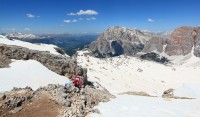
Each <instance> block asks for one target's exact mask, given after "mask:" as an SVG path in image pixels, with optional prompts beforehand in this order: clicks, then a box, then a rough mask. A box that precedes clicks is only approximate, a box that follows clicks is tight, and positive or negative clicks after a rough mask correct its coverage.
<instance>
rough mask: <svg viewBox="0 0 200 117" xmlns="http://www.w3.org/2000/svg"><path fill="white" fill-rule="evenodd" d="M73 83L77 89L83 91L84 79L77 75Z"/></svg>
mask: <svg viewBox="0 0 200 117" xmlns="http://www.w3.org/2000/svg"><path fill="white" fill-rule="evenodd" d="M73 83H74V86H75V87H78V88H79V89H81V88H82V87H83V77H81V76H78V75H76V77H75V78H74V79H73Z"/></svg>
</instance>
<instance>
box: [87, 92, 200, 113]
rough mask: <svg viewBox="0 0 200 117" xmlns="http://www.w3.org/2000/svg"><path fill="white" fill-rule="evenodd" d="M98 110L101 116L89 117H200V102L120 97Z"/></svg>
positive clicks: (101, 104)
mask: <svg viewBox="0 0 200 117" xmlns="http://www.w3.org/2000/svg"><path fill="white" fill-rule="evenodd" d="M98 109H99V110H100V114H96V113H95V114H91V115H89V117H199V116H200V100H165V99H163V98H156V97H141V96H129V95H118V96H117V98H115V99H113V100H111V101H110V102H108V103H100V104H99V105H98Z"/></svg>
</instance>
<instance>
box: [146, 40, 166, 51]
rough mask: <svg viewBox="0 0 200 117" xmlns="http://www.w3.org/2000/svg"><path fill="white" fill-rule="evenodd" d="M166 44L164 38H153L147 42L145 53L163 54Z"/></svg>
mask: <svg viewBox="0 0 200 117" xmlns="http://www.w3.org/2000/svg"><path fill="white" fill-rule="evenodd" d="M165 44H166V42H165V41H164V38H163V37H152V38H151V39H150V40H149V41H147V42H146V43H145V45H144V49H143V52H146V53H148V52H152V51H157V52H160V53H161V52H163V49H164V48H163V45H165Z"/></svg>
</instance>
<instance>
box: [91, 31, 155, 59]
mask: <svg viewBox="0 0 200 117" xmlns="http://www.w3.org/2000/svg"><path fill="white" fill-rule="evenodd" d="M152 35H153V34H152V33H147V32H142V31H140V30H136V29H128V28H124V27H111V28H109V29H108V30H107V31H105V32H104V33H102V34H101V35H100V36H99V37H98V38H97V40H96V41H94V42H92V43H91V44H90V45H89V50H91V51H92V54H93V55H94V56H96V57H112V56H119V55H122V54H126V55H134V54H136V53H138V52H140V51H141V50H142V49H143V47H144V43H145V42H146V41H147V40H149V39H150V38H151V37H152Z"/></svg>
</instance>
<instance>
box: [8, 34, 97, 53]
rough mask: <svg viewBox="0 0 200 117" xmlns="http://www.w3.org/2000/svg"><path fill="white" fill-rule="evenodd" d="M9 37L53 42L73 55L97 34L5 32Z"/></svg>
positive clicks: (34, 41) (37, 41) (36, 41)
mask: <svg viewBox="0 0 200 117" xmlns="http://www.w3.org/2000/svg"><path fill="white" fill-rule="evenodd" d="M6 37H7V38H9V39H18V40H22V41H26V42H31V43H44V44H54V45H57V46H59V47H61V48H63V49H64V50H65V51H66V53H67V54H68V55H70V56H71V55H73V54H74V53H75V52H76V50H79V49H83V48H84V47H86V46H87V45H88V44H90V43H91V42H92V41H94V40H95V39H96V38H97V37H98V35H97V34H84V35H81V34H44V35H33V34H24V33H19V32H15V33H11V34H6Z"/></svg>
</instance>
